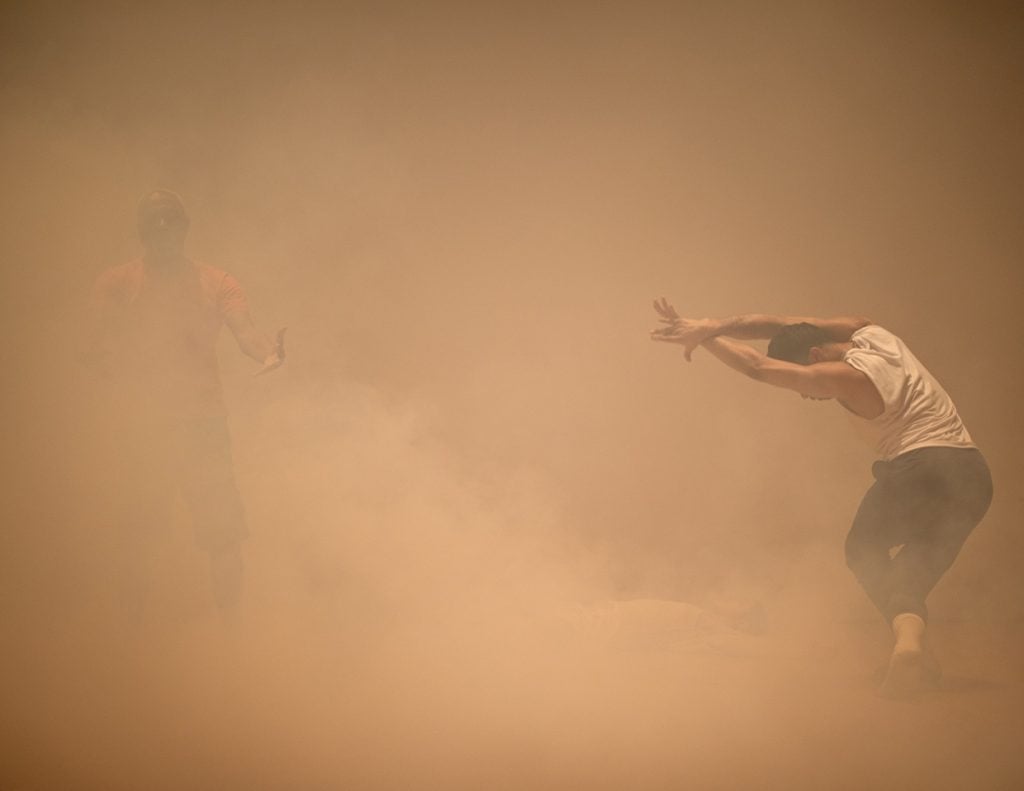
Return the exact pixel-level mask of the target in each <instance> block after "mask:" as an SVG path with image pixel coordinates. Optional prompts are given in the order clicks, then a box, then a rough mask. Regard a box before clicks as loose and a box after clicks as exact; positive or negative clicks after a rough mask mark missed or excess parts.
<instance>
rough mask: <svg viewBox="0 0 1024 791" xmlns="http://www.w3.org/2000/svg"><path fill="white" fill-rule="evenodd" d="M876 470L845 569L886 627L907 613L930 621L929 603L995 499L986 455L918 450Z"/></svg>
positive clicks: (851, 539) (965, 450)
mask: <svg viewBox="0 0 1024 791" xmlns="http://www.w3.org/2000/svg"><path fill="white" fill-rule="evenodd" d="M871 471H872V473H874V476H875V483H874V484H873V485H872V486H871V488H870V489H868V491H867V494H865V495H864V499H863V500H862V501H861V504H860V508H859V509H858V510H857V516H856V517H855V518H854V520H853V526H852V527H851V528H850V533H849V535H848V536H847V537H846V564H847V565H848V566H849V567H850V570H851V571H852V572H853V573H854V575H855V576H856V577H857V580H858V581H859V582H860V584H861V585H862V586H863V587H864V590H865V591H867V594H868V596H869V597H871V601H873V602H874V603H875V606H876V607H878V609H879V610H880V611H881V612H882V615H883V616H885V618H886V620H887V621H890V622H891V621H892V618H893V616H895V615H898V614H899V613H904V612H912V613H917V614H918V615H920V616H921V617H922V618H924V619H925V620H927V619H928V609H927V608H926V607H925V599H926V598H927V596H928V594H929V593H930V592H931V590H932V588H934V587H935V584H936V583H937V582H938V581H939V578H940V577H942V575H943V574H944V573H945V572H946V570H947V569H948V568H949V567H950V566H951V565H953V561H954V560H955V559H956V556H957V554H958V553H959V552H960V548H961V547H962V546H963V545H964V541H966V540H967V536H968V535H970V533H971V531H972V530H973V529H974V527H975V526H976V525H977V524H978V523H979V522H980V521H981V518H982V517H983V516H984V515H985V511H987V510H988V506H989V503H990V502H991V501H992V477H991V475H990V474H989V470H988V465H987V464H986V463H985V457H984V456H982V455H981V452H980V451H978V450H976V449H974V448H942V447H933V448H919V449H918V450H912V451H910V452H909V453H904V454H903V455H901V456H897V457H896V458H895V459H893V460H892V461H878V462H875V464H874V466H873V467H872V469H871ZM896 548H899V549H896ZM894 549H895V550H896V551H895V554H894V555H891V553H890V550H894Z"/></svg>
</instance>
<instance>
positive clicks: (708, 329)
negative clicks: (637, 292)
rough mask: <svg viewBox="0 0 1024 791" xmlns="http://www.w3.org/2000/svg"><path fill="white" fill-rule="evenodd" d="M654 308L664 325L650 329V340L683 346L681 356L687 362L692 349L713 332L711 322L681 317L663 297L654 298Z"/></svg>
mask: <svg viewBox="0 0 1024 791" xmlns="http://www.w3.org/2000/svg"><path fill="white" fill-rule="evenodd" d="M654 310H655V312H657V314H658V321H660V322H661V323H662V324H664V325H665V326H664V327H659V328H658V329H654V330H651V340H652V341H661V342H662V343H677V344H679V345H680V346H682V347H683V356H684V357H685V358H686V361H687V362H690V359H691V357H692V355H693V350H694V349H696V348H697V347H698V346H700V345H701V344H702V343H703V342H704V341H706V340H707V339H708V338H710V337H712V336H713V335H714V334H715V328H714V325H713V323H712V322H710V321H708V320H707V319H685V318H683V317H682V316H680V315H679V313H678V312H677V311H676V309H675V308H674V307H672V305H670V304H669V302H668V300H667V299H665V298H664V297H662V298H661V299H656V300H654Z"/></svg>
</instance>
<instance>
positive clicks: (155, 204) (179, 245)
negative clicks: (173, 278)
mask: <svg viewBox="0 0 1024 791" xmlns="http://www.w3.org/2000/svg"><path fill="white" fill-rule="evenodd" d="M188 226H189V219H188V213H187V212H186V211H185V204H184V203H183V202H182V200H181V197H180V196H179V195H178V194H177V193H176V192H171V191H170V190H153V191H152V192H150V193H149V194H148V195H146V196H145V197H144V198H143V199H142V200H140V201H139V213H138V229H139V239H141V240H142V245H143V247H145V248H146V260H147V261H151V262H152V263H155V264H168V263H173V262H175V261H177V260H179V259H181V258H183V257H184V255H185V237H186V236H187V235H188Z"/></svg>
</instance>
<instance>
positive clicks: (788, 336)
mask: <svg viewBox="0 0 1024 791" xmlns="http://www.w3.org/2000/svg"><path fill="white" fill-rule="evenodd" d="M836 352H837V344H835V343H834V342H833V341H832V339H831V338H830V337H829V334H828V333H827V332H825V330H823V329H822V328H821V327H817V326H815V325H814V324H808V323H807V322H805V321H803V322H800V323H799V324H787V325H786V326H785V327H783V328H782V329H781V330H779V332H777V333H776V334H775V336H774V337H773V338H772V339H771V341H770V342H769V344H768V356H769V357H771V358H772V359H774V360H785V361H786V362H789V363H797V364H798V365H810V364H811V363H819V362H823V361H825V360H831V359H838V357H837V354H836Z"/></svg>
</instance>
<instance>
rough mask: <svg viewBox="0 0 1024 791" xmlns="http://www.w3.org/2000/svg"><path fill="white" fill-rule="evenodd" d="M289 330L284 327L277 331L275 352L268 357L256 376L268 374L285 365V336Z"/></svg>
mask: <svg viewBox="0 0 1024 791" xmlns="http://www.w3.org/2000/svg"><path fill="white" fill-rule="evenodd" d="M287 329H288V328H287V327H282V328H281V329H279V330H278V331H277V337H276V338H275V340H274V348H273V351H271V352H270V354H269V355H267V358H266V359H265V360H264V361H263V366H262V367H261V368H260V369H259V370H258V371H257V372H256V373H255V376H262V375H263V374H268V373H270V372H271V371H273V370H274V369H275V368H280V367H281V366H282V365H284V334H285V331H286V330H287Z"/></svg>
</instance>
